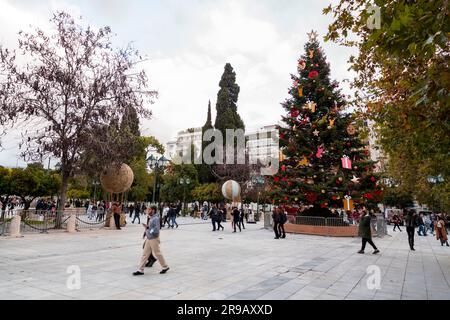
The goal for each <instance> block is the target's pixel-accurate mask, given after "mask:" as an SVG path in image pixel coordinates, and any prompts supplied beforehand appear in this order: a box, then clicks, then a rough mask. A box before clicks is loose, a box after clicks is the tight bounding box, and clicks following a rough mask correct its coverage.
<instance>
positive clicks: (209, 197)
mask: <svg viewBox="0 0 450 320" xmlns="http://www.w3.org/2000/svg"><path fill="white" fill-rule="evenodd" d="M192 199H193V200H196V201H200V202H202V201H208V202H212V203H219V202H221V201H223V200H224V198H223V195H222V190H221V187H220V185H219V184H217V183H204V184H200V185H198V186H197V187H195V188H194V189H193V190H192Z"/></svg>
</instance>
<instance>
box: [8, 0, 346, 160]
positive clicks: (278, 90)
mask: <svg viewBox="0 0 450 320" xmlns="http://www.w3.org/2000/svg"><path fill="white" fill-rule="evenodd" d="M124 3H125V2H119V1H117V0H114V1H113V3H112V4H110V2H109V1H103V0H102V1H101V2H91V1H82V0H80V1H75V0H64V1H59V0H47V1H40V2H39V3H38V4H36V3H35V2H33V3H32V4H31V2H28V4H27V5H24V4H23V2H22V5H20V6H19V5H16V3H15V2H12V1H11V2H8V1H5V0H0V8H1V10H0V41H1V42H2V43H6V44H7V45H8V46H10V45H12V44H11V43H12V42H16V40H15V39H16V33H17V31H18V30H19V29H21V28H24V27H27V26H28V24H30V23H31V24H43V23H46V22H47V21H48V19H49V18H50V17H51V11H52V10H55V9H58V10H61V9H65V10H69V11H70V12H71V13H73V14H75V15H83V16H84V18H85V20H86V21H88V22H89V23H90V24H91V25H92V24H94V25H98V26H102V25H105V24H106V25H110V26H111V27H112V29H113V31H114V32H116V33H117V34H118V39H117V42H118V43H121V44H126V43H128V42H131V41H135V42H136V45H137V46H138V49H139V50H140V51H141V52H142V53H143V54H147V55H148V56H149V58H150V61H148V62H146V63H145V64H144V65H143V67H144V68H145V70H146V71H147V73H148V76H149V79H150V86H151V88H153V89H156V90H158V91H159V98H158V99H157V100H156V101H155V104H153V105H151V106H150V108H151V109H152V111H153V114H154V116H153V118H152V119H151V120H144V121H143V122H142V128H141V131H142V132H143V133H144V134H151V135H155V136H156V137H157V138H158V139H160V141H162V142H167V141H168V140H170V139H172V138H173V137H174V136H175V135H176V133H177V132H178V131H180V130H182V129H185V128H188V127H197V126H201V125H203V124H204V122H205V120H206V111H207V105H208V100H209V99H210V100H211V105H212V111H213V121H214V117H215V102H216V97H217V91H218V90H219V87H218V83H219V81H220V77H221V75H222V73H223V67H224V65H225V63H226V62H230V63H231V64H232V66H233V68H234V70H235V72H236V74H237V82H238V84H239V86H240V87H241V92H240V95H239V101H238V112H239V113H240V115H241V117H242V118H243V120H244V122H245V123H246V126H247V128H256V127H258V126H262V125H267V124H273V123H276V122H277V121H279V120H280V115H281V114H282V113H283V110H282V108H281V106H280V102H282V101H283V100H284V99H285V98H286V97H288V93H287V88H288V87H289V86H290V84H291V79H290V76H289V74H290V73H295V72H296V61H297V58H298V57H299V56H300V55H301V54H302V53H303V45H304V43H305V42H306V32H309V31H310V30H311V29H313V28H314V29H317V30H319V33H321V35H324V33H325V32H326V27H327V25H328V23H329V22H330V19H329V18H328V17H324V16H322V14H321V9H322V6H325V5H326V4H322V3H317V2H314V3H313V2H310V1H292V2H290V1H280V2H279V1H276V2H271V1H258V2H257V3H256V2H254V1H228V0H227V1H214V2H213V3H211V2H203V1H200V2H192V3H191V4H189V5H188V4H187V3H185V2H181V3H177V2H174V1H164V2H158V3H153V2H147V1H142V2H132V3H129V4H128V3H127V5H124ZM306 4H307V5H306ZM323 48H324V51H325V53H326V55H327V57H328V61H330V63H331V74H332V77H333V78H337V80H342V79H343V78H348V77H349V74H348V72H347V68H348V66H347V64H346V60H347V57H348V55H349V53H350V52H351V50H348V49H345V48H342V47H338V46H336V45H334V44H323ZM7 140H8V138H4V139H3V141H4V142H5V144H6V145H7V146H8V148H10V150H8V151H6V152H5V151H4V152H2V153H1V154H0V165H1V164H9V165H11V163H14V165H15V163H16V161H15V159H16V154H17V150H14V148H12V149H11V143H13V142H12V141H13V140H11V141H7ZM11 159H13V160H11Z"/></svg>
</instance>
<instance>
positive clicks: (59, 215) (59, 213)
mask: <svg viewBox="0 0 450 320" xmlns="http://www.w3.org/2000/svg"><path fill="white" fill-rule="evenodd" d="M68 184H69V176H68V175H66V174H64V173H62V174H61V198H60V202H59V207H57V209H56V229H59V228H61V224H62V217H63V212H64V209H65V207H66V199H67V187H68Z"/></svg>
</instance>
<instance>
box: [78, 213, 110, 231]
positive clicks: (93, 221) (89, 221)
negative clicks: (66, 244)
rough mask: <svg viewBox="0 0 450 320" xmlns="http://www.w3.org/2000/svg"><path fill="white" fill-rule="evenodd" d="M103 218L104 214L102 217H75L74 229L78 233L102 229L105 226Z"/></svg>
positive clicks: (97, 215)
mask: <svg viewBox="0 0 450 320" xmlns="http://www.w3.org/2000/svg"><path fill="white" fill-rule="evenodd" d="M105 217H106V213H105V214H103V215H99V214H96V215H95V216H92V217H89V216H88V215H86V214H80V215H77V216H76V219H75V229H76V230H77V231H80V230H94V229H100V228H103V227H104V226H105Z"/></svg>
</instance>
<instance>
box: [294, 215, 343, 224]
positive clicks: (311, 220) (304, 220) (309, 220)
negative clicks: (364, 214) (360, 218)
mask: <svg viewBox="0 0 450 320" xmlns="http://www.w3.org/2000/svg"><path fill="white" fill-rule="evenodd" d="M295 224H302V225H309V226H322V227H348V226H349V225H350V223H349V222H348V221H345V220H344V219H343V218H338V217H336V218H325V217H309V216H297V217H295Z"/></svg>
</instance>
